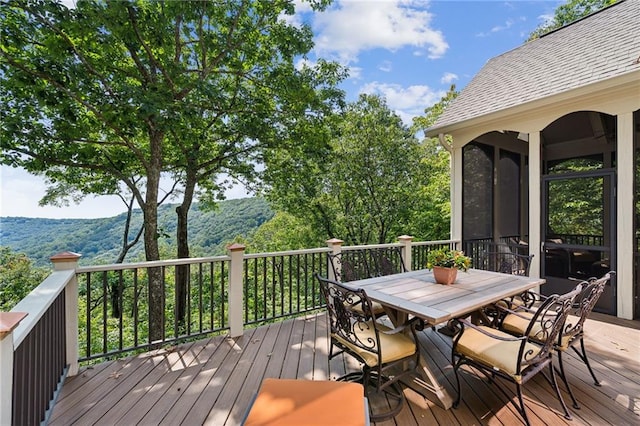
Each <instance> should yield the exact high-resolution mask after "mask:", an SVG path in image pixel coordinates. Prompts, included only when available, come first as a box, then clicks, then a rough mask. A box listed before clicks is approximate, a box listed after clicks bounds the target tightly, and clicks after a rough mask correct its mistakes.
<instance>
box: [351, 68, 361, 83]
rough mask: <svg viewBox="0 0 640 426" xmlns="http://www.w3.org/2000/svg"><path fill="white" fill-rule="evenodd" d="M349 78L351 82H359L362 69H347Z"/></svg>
mask: <svg viewBox="0 0 640 426" xmlns="http://www.w3.org/2000/svg"><path fill="white" fill-rule="evenodd" d="M349 78H351V79H353V80H360V79H361V78H362V68H361V67H353V66H351V67H349Z"/></svg>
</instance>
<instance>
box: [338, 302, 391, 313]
mask: <svg viewBox="0 0 640 426" xmlns="http://www.w3.org/2000/svg"><path fill="white" fill-rule="evenodd" d="M345 305H346V303H345ZM348 307H349V308H350V309H352V310H354V311H355V312H359V313H361V314H362V313H363V312H362V304H361V303H356V304H355V305H348ZM371 310H372V311H373V316H375V317H377V316H378V315H382V314H384V307H383V306H382V305H381V304H380V303H378V302H374V301H371Z"/></svg>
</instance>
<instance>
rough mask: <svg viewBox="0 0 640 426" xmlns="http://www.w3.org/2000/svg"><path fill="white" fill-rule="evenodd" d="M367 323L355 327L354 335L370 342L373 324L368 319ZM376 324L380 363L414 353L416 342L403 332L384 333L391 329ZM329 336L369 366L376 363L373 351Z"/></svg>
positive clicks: (374, 339) (373, 336)
mask: <svg viewBox="0 0 640 426" xmlns="http://www.w3.org/2000/svg"><path fill="white" fill-rule="evenodd" d="M367 324H368V327H356V330H355V332H356V336H358V339H359V340H360V341H362V342H367V339H371V341H372V342H375V341H376V335H375V331H374V329H373V324H372V322H371V321H368V322H367ZM376 326H377V327H378V330H379V331H380V346H381V351H380V354H381V358H382V364H386V363H388V362H393V361H396V360H399V359H402V358H405V357H408V356H411V355H413V354H415V353H416V344H415V343H414V341H413V339H411V338H410V337H409V336H407V335H405V334H403V333H395V334H385V333H384V332H385V331H390V330H391V329H390V328H389V327H386V326H384V325H382V324H379V323H376ZM331 337H333V338H335V339H336V340H337V341H338V342H340V343H341V344H343V345H344V346H346V347H348V348H350V349H351V350H352V351H353V352H355V353H357V354H358V355H359V356H360V357H361V358H362V359H363V360H364V362H365V363H366V364H367V365H368V366H369V367H374V366H376V365H377V364H378V356H377V355H376V354H375V353H373V352H369V351H367V350H365V349H363V348H360V347H358V346H355V345H353V344H352V343H350V342H348V341H346V340H344V339H343V338H341V337H340V336H338V335H334V334H332V335H331Z"/></svg>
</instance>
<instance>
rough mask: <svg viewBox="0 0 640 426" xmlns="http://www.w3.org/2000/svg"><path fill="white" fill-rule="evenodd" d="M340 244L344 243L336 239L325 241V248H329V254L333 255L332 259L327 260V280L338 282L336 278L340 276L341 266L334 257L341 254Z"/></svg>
mask: <svg viewBox="0 0 640 426" xmlns="http://www.w3.org/2000/svg"><path fill="white" fill-rule="evenodd" d="M342 243H344V241H342V240H339V239H337V238H331V239H330V240H327V246H329V248H330V249H331V254H332V255H333V256H332V257H329V258H328V261H327V269H328V272H329V279H331V280H334V281H337V280H338V277H337V276H340V272H341V264H340V262H339V261H338V257H337V256H336V255H337V254H340V253H341V252H342ZM329 262H331V263H333V265H331V264H329ZM336 275H337V276H336Z"/></svg>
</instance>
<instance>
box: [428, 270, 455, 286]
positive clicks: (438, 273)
mask: <svg viewBox="0 0 640 426" xmlns="http://www.w3.org/2000/svg"><path fill="white" fill-rule="evenodd" d="M457 276H458V270H457V269H456V268H444V267H442V266H434V267H433V277H434V278H435V279H436V282H437V283H439V284H447V285H449V284H453V283H454V282H455V280H456V277H457Z"/></svg>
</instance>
